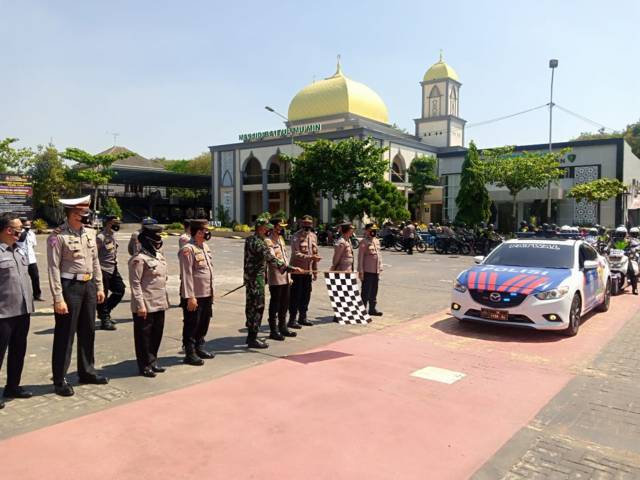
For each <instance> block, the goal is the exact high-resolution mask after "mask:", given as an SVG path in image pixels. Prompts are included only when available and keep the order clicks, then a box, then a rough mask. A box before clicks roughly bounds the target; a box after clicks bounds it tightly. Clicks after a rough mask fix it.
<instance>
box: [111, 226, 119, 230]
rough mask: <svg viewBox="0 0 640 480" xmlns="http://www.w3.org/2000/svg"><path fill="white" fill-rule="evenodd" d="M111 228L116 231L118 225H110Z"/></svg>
mask: <svg viewBox="0 0 640 480" xmlns="http://www.w3.org/2000/svg"><path fill="white" fill-rule="evenodd" d="M111 230H113V231H114V232H117V231H118V230H120V225H111Z"/></svg>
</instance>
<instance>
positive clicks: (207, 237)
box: [204, 230, 211, 240]
mask: <svg viewBox="0 0 640 480" xmlns="http://www.w3.org/2000/svg"><path fill="white" fill-rule="evenodd" d="M204 239H205V240H210V239H211V232H210V231H209V230H207V231H206V232H204Z"/></svg>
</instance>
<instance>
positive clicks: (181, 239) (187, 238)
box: [178, 233, 191, 254]
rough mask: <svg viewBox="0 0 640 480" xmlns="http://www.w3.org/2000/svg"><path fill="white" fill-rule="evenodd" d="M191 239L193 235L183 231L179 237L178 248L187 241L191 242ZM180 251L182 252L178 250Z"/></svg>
mask: <svg viewBox="0 0 640 480" xmlns="http://www.w3.org/2000/svg"><path fill="white" fill-rule="evenodd" d="M190 240H191V235H189V234H188V233H183V234H182V235H180V237H179V238H178V249H181V248H182V247H184V246H185V245H186V244H187V243H189V241H190ZM179 253H180V252H179V251H178V254H179Z"/></svg>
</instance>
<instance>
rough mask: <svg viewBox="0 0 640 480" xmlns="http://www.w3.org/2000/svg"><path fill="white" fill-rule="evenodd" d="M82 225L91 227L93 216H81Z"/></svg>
mask: <svg viewBox="0 0 640 480" xmlns="http://www.w3.org/2000/svg"><path fill="white" fill-rule="evenodd" d="M80 223H82V224H83V225H89V224H90V223H91V215H90V214H88V213H87V214H86V215H80Z"/></svg>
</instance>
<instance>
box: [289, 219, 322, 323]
mask: <svg viewBox="0 0 640 480" xmlns="http://www.w3.org/2000/svg"><path fill="white" fill-rule="evenodd" d="M302 225H303V228H302V229H300V230H298V231H297V232H296V233H295V234H294V235H293V237H291V265H292V266H294V267H298V268H301V269H302V270H305V272H303V273H294V274H292V275H291V278H292V280H293V282H292V284H291V291H290V298H289V327H291V328H300V325H307V326H311V325H313V323H311V322H310V321H309V320H307V311H308V310H309V302H310V301H311V281H312V279H313V277H314V275H313V274H312V272H315V271H316V270H317V269H318V262H317V261H316V260H313V257H314V256H317V255H318V237H317V236H316V234H315V233H314V232H313V231H311V230H310V227H311V226H312V225H313V220H312V218H311V217H310V216H308V215H305V216H304V217H303V219H302ZM304 228H309V230H308V231H305V230H304Z"/></svg>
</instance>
